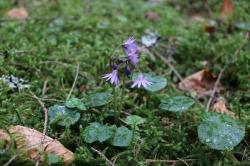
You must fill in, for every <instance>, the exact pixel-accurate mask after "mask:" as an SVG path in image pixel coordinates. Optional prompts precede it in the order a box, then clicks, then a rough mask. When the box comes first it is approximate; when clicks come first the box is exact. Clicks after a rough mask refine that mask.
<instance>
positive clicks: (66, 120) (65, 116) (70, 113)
mask: <svg viewBox="0 0 250 166" xmlns="http://www.w3.org/2000/svg"><path fill="white" fill-rule="evenodd" d="M48 117H49V121H50V123H51V124H52V123H53V124H55V123H56V124H58V125H60V126H70V125H73V124H75V123H76V122H77V121H78V120H79V119H80V113H78V112H77V111H74V110H70V109H68V108H66V107H65V106H62V105H54V106H52V107H50V108H49V109H48Z"/></svg>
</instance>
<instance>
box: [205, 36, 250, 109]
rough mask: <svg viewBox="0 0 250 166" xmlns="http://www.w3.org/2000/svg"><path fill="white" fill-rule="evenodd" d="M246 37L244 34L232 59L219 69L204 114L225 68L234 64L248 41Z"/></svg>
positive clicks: (208, 107)
mask: <svg viewBox="0 0 250 166" xmlns="http://www.w3.org/2000/svg"><path fill="white" fill-rule="evenodd" d="M248 37H249V33H247V34H246V37H245V40H244V42H243V44H242V45H241V46H240V47H239V48H238V49H237V50H236V51H235V52H234V54H233V55H232V57H231V58H232V59H230V61H229V62H228V63H227V64H226V65H225V66H224V67H223V68H222V69H221V71H220V74H219V75H218V78H217V80H216V82H215V84H214V88H213V91H212V94H211V96H210V98H209V100H208V103H207V106H206V112H208V111H209V109H210V105H211V103H212V101H213V98H214V95H215V93H216V91H217V88H218V85H219V83H220V80H221V77H222V74H223V73H224V71H225V70H226V68H227V67H228V66H229V65H231V64H232V63H234V62H236V60H237V56H238V55H239V53H240V51H241V50H242V49H243V47H244V46H245V44H246V43H247V41H248Z"/></svg>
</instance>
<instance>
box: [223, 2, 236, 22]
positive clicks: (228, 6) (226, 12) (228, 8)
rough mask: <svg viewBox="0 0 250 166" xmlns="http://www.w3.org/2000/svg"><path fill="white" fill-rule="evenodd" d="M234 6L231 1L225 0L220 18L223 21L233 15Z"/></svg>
mask: <svg viewBox="0 0 250 166" xmlns="http://www.w3.org/2000/svg"><path fill="white" fill-rule="evenodd" d="M233 10H234V6H233V3H232V1H231V0H223V3H222V5H221V8H220V16H221V18H222V19H225V18H227V17H228V16H230V15H231V14H232V13H233Z"/></svg>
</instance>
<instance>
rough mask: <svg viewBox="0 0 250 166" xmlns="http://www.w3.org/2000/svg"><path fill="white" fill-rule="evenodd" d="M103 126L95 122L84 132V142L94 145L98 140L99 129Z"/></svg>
mask: <svg viewBox="0 0 250 166" xmlns="http://www.w3.org/2000/svg"><path fill="white" fill-rule="evenodd" d="M100 126H101V124H100V123H97V122H94V123H90V125H89V126H88V127H86V129H85V130H84V140H85V142H87V143H93V142H95V141H97V140H98V137H97V135H98V129H99V128H100Z"/></svg>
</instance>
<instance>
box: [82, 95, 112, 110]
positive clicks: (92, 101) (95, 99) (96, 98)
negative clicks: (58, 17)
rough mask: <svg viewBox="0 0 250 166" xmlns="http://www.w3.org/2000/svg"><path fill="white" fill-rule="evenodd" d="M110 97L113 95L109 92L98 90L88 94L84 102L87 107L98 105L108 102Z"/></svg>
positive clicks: (110, 99)
mask: <svg viewBox="0 0 250 166" xmlns="http://www.w3.org/2000/svg"><path fill="white" fill-rule="evenodd" d="M112 99H113V95H112V94H111V93H110V92H99V93H95V94H91V95H89V96H88V97H87V103H86V104H87V105H88V106H89V107H99V106H103V105H105V104H108V103H109V102H111V101H112Z"/></svg>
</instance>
